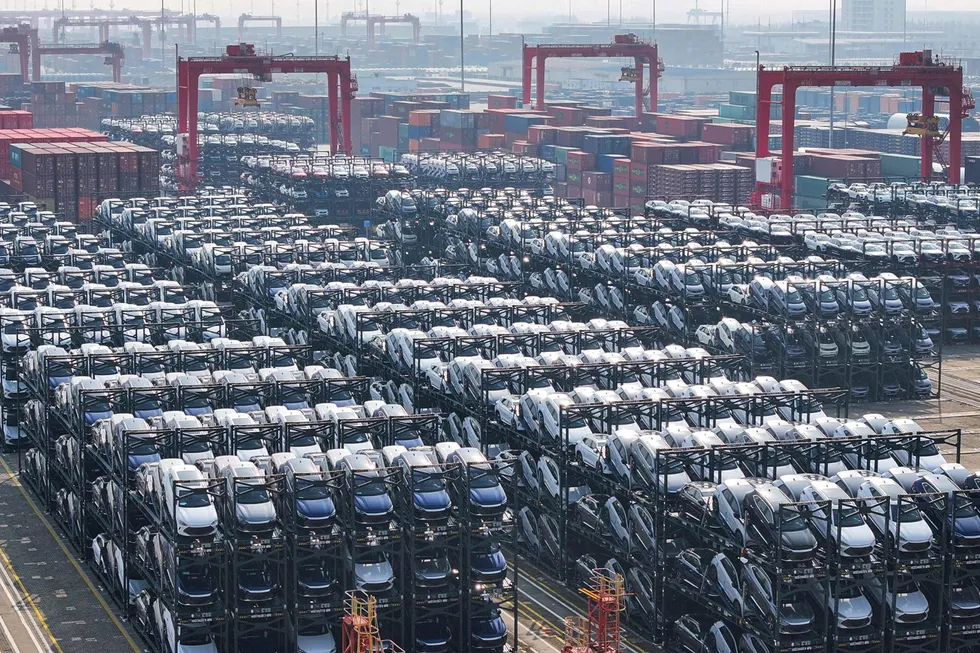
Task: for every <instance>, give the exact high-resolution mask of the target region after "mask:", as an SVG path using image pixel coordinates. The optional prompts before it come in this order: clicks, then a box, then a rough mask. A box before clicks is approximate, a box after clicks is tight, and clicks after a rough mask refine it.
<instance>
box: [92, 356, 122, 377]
mask: <svg viewBox="0 0 980 653" xmlns="http://www.w3.org/2000/svg"><path fill="white" fill-rule="evenodd" d="M90 363H91V365H92V375H93V376H113V375H115V374H119V368H117V367H116V366H115V365H113V364H112V363H106V362H100V361H98V360H97V359H94V360H91V361H90Z"/></svg>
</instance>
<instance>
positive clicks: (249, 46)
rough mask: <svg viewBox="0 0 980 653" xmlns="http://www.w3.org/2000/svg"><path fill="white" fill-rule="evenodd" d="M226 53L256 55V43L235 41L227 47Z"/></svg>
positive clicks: (231, 55) (237, 55) (238, 55)
mask: <svg viewBox="0 0 980 653" xmlns="http://www.w3.org/2000/svg"><path fill="white" fill-rule="evenodd" d="M225 54H227V55H228V56H229V57H254V56H255V44H254V43H234V44H232V45H229V46H228V47H226V48H225Z"/></svg>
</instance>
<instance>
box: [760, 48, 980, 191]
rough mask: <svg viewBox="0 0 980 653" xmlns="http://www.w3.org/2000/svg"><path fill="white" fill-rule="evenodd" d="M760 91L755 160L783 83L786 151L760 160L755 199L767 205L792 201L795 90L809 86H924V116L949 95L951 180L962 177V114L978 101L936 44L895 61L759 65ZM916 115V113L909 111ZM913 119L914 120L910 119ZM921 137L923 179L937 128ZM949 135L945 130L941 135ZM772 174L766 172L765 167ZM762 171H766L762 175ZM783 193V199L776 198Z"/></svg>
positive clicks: (764, 153) (763, 149)
mask: <svg viewBox="0 0 980 653" xmlns="http://www.w3.org/2000/svg"><path fill="white" fill-rule="evenodd" d="M758 85H759V94H758V97H757V98H756V141H755V142H756V145H755V155H756V160H757V161H758V160H759V159H764V158H767V157H769V156H770V152H769V122H770V115H769V112H770V107H771V105H773V104H775V103H774V102H773V101H772V90H773V87H775V86H780V85H781V86H782V102H781V104H782V109H783V117H782V153H781V158H780V159H779V160H778V161H772V162H771V164H772V165H771V166H769V167H768V168H764V167H763V166H765V165H766V164H761V166H760V164H759V163H757V164H756V192H755V194H754V196H753V202H754V203H756V204H761V205H762V206H764V207H766V208H787V207H790V206H792V205H793V148H794V143H793V140H794V139H793V128H794V126H795V124H796V120H795V118H796V116H795V108H796V91H797V89H799V88H802V87H805V86H831V87H836V88H840V87H842V86H843V87H857V86H876V87H882V86H899V87H909V86H917V87H921V88H922V113H921V114H920V115H919V116H918V120H919V121H928V119H929V118H931V117H932V116H934V115H935V110H936V97H937V96H939V97H948V98H949V128H948V136H949V182H950V183H952V184H959V183H960V160H961V156H960V155H961V152H962V149H961V144H962V133H963V118H965V117H966V116H967V115H968V112H969V110H970V108H973V107H974V106H975V104H974V100H973V96H972V95H971V94H970V91H969V90H968V89H966V88H964V87H963V68H962V67H961V66H957V65H953V64H952V63H949V62H945V61H941V60H939V59H938V58H934V57H933V55H932V51H931V50H923V51H919V52H902V53H901V54H899V56H898V63H896V64H895V65H892V66H786V67H783V68H781V69H767V68H766V67H765V66H759V71H758ZM910 118H911V117H910ZM910 122H911V120H910ZM920 135H922V136H923V138H922V179H923V180H926V181H928V180H929V179H930V178H931V177H932V162H933V155H934V149H935V145H936V142H935V137H936V136H938V132H935V131H932V132H929V133H922V134H920ZM942 139H945V134H943V135H942ZM767 170H768V171H769V173H770V174H766V171H767ZM760 177H763V178H762V179H760ZM777 198H778V203H777Z"/></svg>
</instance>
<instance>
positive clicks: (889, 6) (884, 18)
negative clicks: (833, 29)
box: [838, 0, 905, 32]
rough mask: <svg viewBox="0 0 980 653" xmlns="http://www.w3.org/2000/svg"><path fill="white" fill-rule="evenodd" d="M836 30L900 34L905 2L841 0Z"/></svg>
mask: <svg viewBox="0 0 980 653" xmlns="http://www.w3.org/2000/svg"><path fill="white" fill-rule="evenodd" d="M838 28H839V29H841V30H843V31H847V32H902V31H904V30H905V0H841V17H840V23H839V24H838Z"/></svg>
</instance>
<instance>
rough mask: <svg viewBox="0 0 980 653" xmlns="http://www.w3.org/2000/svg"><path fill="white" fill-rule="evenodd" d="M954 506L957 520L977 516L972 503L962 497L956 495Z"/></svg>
mask: <svg viewBox="0 0 980 653" xmlns="http://www.w3.org/2000/svg"><path fill="white" fill-rule="evenodd" d="M955 506H956V518H957V519H969V518H971V517H976V516H977V509H976V507H975V506H974V505H973V502H972V501H971V500H970V499H967V498H966V497H964V496H960V495H956V497H955Z"/></svg>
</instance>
